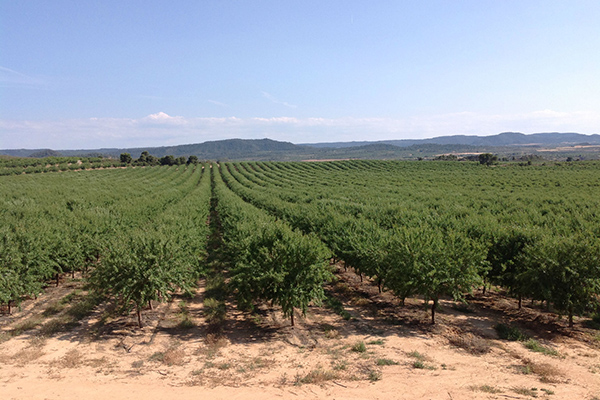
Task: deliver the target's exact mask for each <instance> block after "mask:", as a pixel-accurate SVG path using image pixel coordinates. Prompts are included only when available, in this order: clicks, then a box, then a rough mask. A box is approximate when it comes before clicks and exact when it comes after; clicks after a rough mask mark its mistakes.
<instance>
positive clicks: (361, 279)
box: [358, 272, 363, 283]
mask: <svg viewBox="0 0 600 400" xmlns="http://www.w3.org/2000/svg"><path fill="white" fill-rule="evenodd" d="M358 276H360V283H362V281H363V277H362V272H359V273H358Z"/></svg>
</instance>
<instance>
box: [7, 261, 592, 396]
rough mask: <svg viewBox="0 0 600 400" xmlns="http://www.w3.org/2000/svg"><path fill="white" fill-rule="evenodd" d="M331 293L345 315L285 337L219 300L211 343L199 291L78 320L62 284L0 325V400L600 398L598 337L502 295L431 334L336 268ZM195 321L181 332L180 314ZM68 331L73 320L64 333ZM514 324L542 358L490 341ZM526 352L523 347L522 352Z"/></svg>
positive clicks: (264, 312) (447, 315)
mask: <svg viewBox="0 0 600 400" xmlns="http://www.w3.org/2000/svg"><path fill="white" fill-rule="evenodd" d="M337 276H338V277H339V280H338V281H337V283H334V284H331V285H329V286H328V292H329V294H330V296H332V297H334V298H336V299H338V300H339V301H340V302H341V304H342V305H343V307H344V309H345V310H346V311H347V312H348V313H349V315H350V316H351V317H352V318H350V319H348V320H346V319H344V318H342V317H341V316H340V315H338V314H336V312H334V310H333V309H331V308H327V307H316V306H315V307H311V309H310V311H309V313H308V314H307V315H306V317H300V318H297V319H296V322H297V324H296V326H295V327H294V328H292V327H290V326H289V325H290V324H289V321H288V320H284V319H282V317H281V314H280V313H279V312H278V311H277V310H271V309H269V308H267V307H266V306H261V307H260V308H258V309H257V310H255V311H254V312H252V313H250V312H242V311H239V310H237V308H236V307H235V305H233V304H231V303H229V302H228V303H227V312H226V318H225V321H224V322H223V324H222V327H221V329H220V331H219V333H211V332H210V329H208V324H207V323H206V320H205V312H204V311H205V310H204V303H203V299H204V289H203V286H202V285H203V284H202V283H201V284H200V287H199V289H198V291H197V293H196V295H195V296H194V297H193V298H187V299H183V298H182V297H179V296H175V297H174V298H173V299H172V300H171V301H170V302H168V303H163V304H156V305H155V307H154V308H153V309H152V310H150V309H148V310H145V311H144V322H145V323H146V326H145V327H144V328H142V329H139V328H138V327H137V326H136V323H137V320H136V318H135V316H134V315H133V314H131V315H125V316H123V315H117V314H115V313H114V312H111V307H110V304H106V303H101V304H99V305H98V306H96V307H94V309H93V310H92V312H91V314H89V315H86V316H84V317H82V318H80V319H77V320H76V321H75V322H73V321H72V320H67V319H65V317H64V316H65V315H66V314H65V313H68V312H69V310H72V309H73V307H74V306H76V305H77V301H80V300H81V299H84V298H85V295H86V292H85V290H83V289H82V288H81V286H82V283H81V281H80V280H78V279H75V280H72V279H70V278H66V277H65V278H64V282H62V283H61V285H60V286H58V287H48V288H47V290H46V292H45V294H43V295H42V296H40V297H39V298H38V299H29V300H26V301H24V302H23V303H22V305H21V307H20V310H19V309H16V310H14V311H13V313H12V314H11V315H7V314H4V315H1V316H0V342H1V343H0V399H34V400H37V399H39V400H45V399H78V400H79V399H91V400H94V399H103V400H105V399H111V400H120V399H146V400H153V399H165V398H177V399H199V398H207V399H227V400H232V399H262V400H268V399H279V398H285V399H288V398H290V399H316V398H328V399H454V400H458V399H530V398H548V399H577V400H580V399H585V400H593V399H597V400H600V331H598V330H594V329H591V328H588V327H586V325H585V322H586V321H585V319H578V320H577V324H576V326H575V328H574V329H568V328H567V327H566V320H565V318H562V319H561V318H559V316H557V315H556V314H554V313H551V312H547V311H545V310H544V309H543V308H541V307H539V305H532V304H530V302H526V303H527V304H526V305H525V306H524V307H523V308H522V309H521V310H518V309H517V302H516V301H515V300H514V299H510V298H508V297H506V296H503V295H502V294H500V293H498V292H494V291H492V292H491V293H488V294H486V295H482V294H481V293H478V294H477V295H475V296H474V297H473V298H472V299H471V301H470V302H469V305H468V306H465V305H462V304H458V303H455V302H453V301H450V300H445V301H443V302H442V304H441V309H440V311H439V313H438V314H437V323H436V325H431V323H430V322H429V318H430V317H429V314H428V313H427V311H426V310H425V307H424V304H423V303H424V302H423V300H422V299H407V302H406V305H404V306H402V305H400V303H399V301H398V299H396V298H394V296H392V295H391V294H389V293H381V294H380V293H379V292H378V290H377V286H375V285H373V284H372V283H371V282H367V281H366V280H365V282H360V279H359V278H358V277H357V276H356V275H355V274H354V273H353V272H351V271H348V272H345V271H344V269H343V268H341V267H338V272H337ZM184 309H185V311H186V315H187V316H188V319H189V321H191V322H192V323H191V324H187V325H186V326H182V324H181V320H182V315H183V314H182V310H184ZM65 321H70V323H65ZM498 323H505V324H511V325H512V326H516V327H518V328H519V330H520V331H522V332H523V333H525V334H526V335H528V336H529V337H531V338H534V339H535V343H537V344H538V345H539V346H541V348H542V349H544V350H543V351H544V352H539V351H538V352H536V351H532V350H530V349H529V348H528V347H526V345H530V344H531V341H530V342H526V341H507V340H501V339H499V337H498V334H497V332H496V330H495V329H494V326H496V325H497V324H498ZM530 347H531V346H530Z"/></svg>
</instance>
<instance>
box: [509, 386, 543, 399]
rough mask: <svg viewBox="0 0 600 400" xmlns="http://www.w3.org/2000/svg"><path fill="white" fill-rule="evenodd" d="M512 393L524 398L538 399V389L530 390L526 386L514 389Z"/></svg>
mask: <svg viewBox="0 0 600 400" xmlns="http://www.w3.org/2000/svg"><path fill="white" fill-rule="evenodd" d="M512 391H513V392H515V393H516V394H520V395H522V396H529V397H537V389H535V388H532V389H529V388H526V387H524V386H519V387H513V388H512Z"/></svg>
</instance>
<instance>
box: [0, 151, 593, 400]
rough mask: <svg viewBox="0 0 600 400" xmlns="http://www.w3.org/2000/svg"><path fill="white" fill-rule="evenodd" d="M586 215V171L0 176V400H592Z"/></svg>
mask: <svg viewBox="0 0 600 400" xmlns="http://www.w3.org/2000/svg"><path fill="white" fill-rule="evenodd" d="M599 202H600V165H599V164H597V163H593V162H573V163H562V164H548V165H541V164H540V165H535V164H534V165H526V164H506V165H495V166H491V167H490V166H484V165H479V164H478V163H458V162H383V161H339V162H322V163H271V162H244V163H221V164H218V163H205V164H202V163H199V164H195V163H191V164H187V165H186V164H181V165H173V166H170V167H143V166H137V167H135V168H132V167H128V168H123V169H98V170H95V171H78V172H74V171H66V172H52V173H40V174H35V175H14V176H4V177H0V213H1V214H2V218H3V221H4V223H3V225H2V226H0V239H1V241H0V273H1V275H0V277H1V280H0V304H1V305H2V313H3V314H2V315H0V392H2V394H3V397H6V398H15V399H18V398H22V399H47V398H48V399H55V398H56V399H59V398H61V399H72V398H77V397H83V398H91V399H94V398H98V399H100V398H105V397H106V396H112V397H113V398H116V399H121V398H123V399H125V398H139V397H141V396H144V397H147V398H149V399H153V398H156V399H159V398H165V397H167V396H169V397H171V396H176V397H179V398H197V397H198V396H199V395H200V396H208V397H210V398H258V397H261V398H270V397H276V398H280V397H284V398H288V397H292V398H296V397H297V398H322V397H327V398H373V399H376V398H379V399H388V398H389V399H392V398H393V399H397V398H400V399H466V398H469V399H470V398H475V399H477V398H481V399H495V398H497V399H504V398H534V397H539V398H557V399H589V400H591V399H600V380H599V379H598V373H600V330H599V328H600V315H599V314H598V295H599V293H600V262H599V260H600V246H599V237H600V224H598V219H597V215H598V210H600V204H599ZM9 311H10V313H9Z"/></svg>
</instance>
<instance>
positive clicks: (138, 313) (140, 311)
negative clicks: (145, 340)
mask: <svg viewBox="0 0 600 400" xmlns="http://www.w3.org/2000/svg"><path fill="white" fill-rule="evenodd" d="M136 314H137V320H138V325H139V326H140V328H143V327H144V325H142V310H141V309H140V307H139V306H138V307H137V308H136Z"/></svg>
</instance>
